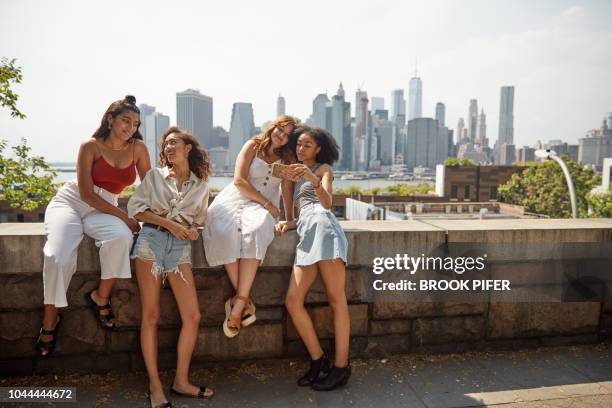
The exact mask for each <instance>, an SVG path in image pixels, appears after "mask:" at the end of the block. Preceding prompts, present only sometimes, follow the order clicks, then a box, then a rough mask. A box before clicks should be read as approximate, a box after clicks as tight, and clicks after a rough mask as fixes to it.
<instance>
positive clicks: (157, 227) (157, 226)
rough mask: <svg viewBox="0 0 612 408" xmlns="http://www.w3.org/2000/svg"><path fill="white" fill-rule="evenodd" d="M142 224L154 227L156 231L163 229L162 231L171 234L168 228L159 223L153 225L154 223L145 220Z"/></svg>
mask: <svg viewBox="0 0 612 408" xmlns="http://www.w3.org/2000/svg"><path fill="white" fill-rule="evenodd" d="M142 226H143V227H149V228H153V229H156V230H158V231H164V232H167V233H168V234H172V233H171V232H170V230H168V229H166V228H164V227H162V226H161V225H155V224H151V223H148V222H145V223H144V224H142Z"/></svg>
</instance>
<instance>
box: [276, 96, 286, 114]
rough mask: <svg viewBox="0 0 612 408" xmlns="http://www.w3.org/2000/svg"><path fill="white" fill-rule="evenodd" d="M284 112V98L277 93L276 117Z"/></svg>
mask: <svg viewBox="0 0 612 408" xmlns="http://www.w3.org/2000/svg"><path fill="white" fill-rule="evenodd" d="M284 114H285V98H284V97H283V96H281V95H278V98H277V99H276V117H277V118H278V117H279V116H283V115H284Z"/></svg>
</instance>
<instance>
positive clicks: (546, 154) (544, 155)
mask: <svg viewBox="0 0 612 408" xmlns="http://www.w3.org/2000/svg"><path fill="white" fill-rule="evenodd" d="M556 155H557V154H556V153H555V151H554V150H550V149H546V150H544V149H538V150H536V151H535V156H536V157H537V158H539V159H542V160H547V159H550V158H552V157H553V156H556Z"/></svg>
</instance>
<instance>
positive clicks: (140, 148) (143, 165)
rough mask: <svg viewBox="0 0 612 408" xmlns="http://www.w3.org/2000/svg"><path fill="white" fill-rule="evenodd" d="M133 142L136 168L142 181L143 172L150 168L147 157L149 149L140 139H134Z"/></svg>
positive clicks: (149, 160)
mask: <svg viewBox="0 0 612 408" xmlns="http://www.w3.org/2000/svg"><path fill="white" fill-rule="evenodd" d="M134 143H136V145H135V146H134V160H135V162H136V163H135V164H136V170H137V171H138V177H140V180H141V181H142V179H144V177H145V174H147V172H148V171H149V170H150V169H151V159H150V158H149V150H148V149H147V146H146V145H145V144H144V143H143V142H142V141H140V140H134Z"/></svg>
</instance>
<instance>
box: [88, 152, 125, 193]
mask: <svg viewBox="0 0 612 408" xmlns="http://www.w3.org/2000/svg"><path fill="white" fill-rule="evenodd" d="M91 178H92V179H93V182H94V184H95V185H96V186H98V187H101V188H103V189H105V190H106V191H110V192H111V193H113V194H119V193H121V192H122V191H123V189H124V188H126V187H127V186H131V185H132V184H133V183H134V181H136V165H135V164H134V161H133V160H132V163H130V165H129V166H127V167H125V168H123V169H119V168H117V167H113V166H111V165H110V164H108V162H107V161H106V160H105V159H104V157H103V156H100V157H98V158H97V159H96V160H94V162H93V166H91Z"/></svg>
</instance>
